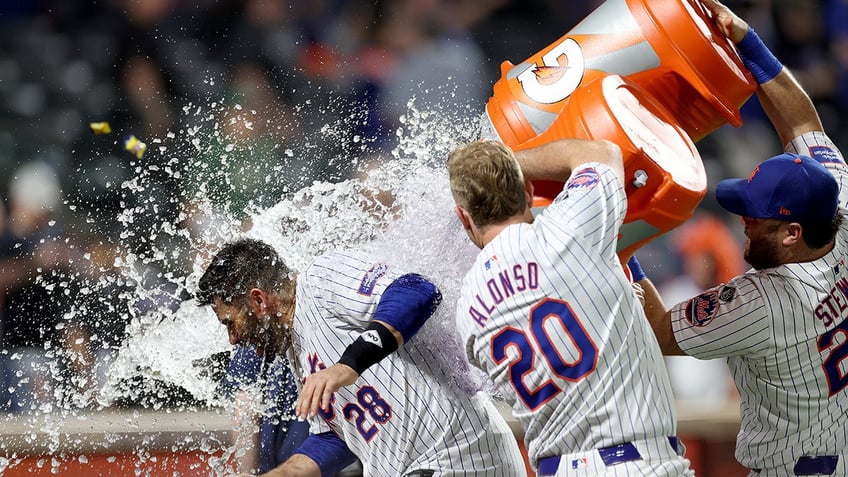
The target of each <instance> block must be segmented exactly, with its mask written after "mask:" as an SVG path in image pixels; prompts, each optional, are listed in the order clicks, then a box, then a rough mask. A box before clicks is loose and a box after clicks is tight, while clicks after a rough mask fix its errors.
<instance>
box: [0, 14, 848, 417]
mask: <svg viewBox="0 0 848 477" xmlns="http://www.w3.org/2000/svg"><path fill="white" fill-rule="evenodd" d="M600 3H601V2H600V1H592V0H570V1H567V2H566V1H562V0H369V1H364V0H199V1H186V0H98V1H93V2H92V1H87V2H83V1H58V0H29V1H27V2H19V1H9V0H5V1H0V25H2V27H0V103H2V105H3V107H2V108H0V178H2V180H0V411H9V412H24V411H27V410H34V409H45V406H46V409H49V408H50V406H55V405H62V406H71V407H80V408H86V407H92V406H94V405H95V403H96V393H97V387H98V384H99V383H101V382H102V374H103V373H104V371H105V370H104V369H103V368H104V367H105V366H108V362H109V358H110V357H112V356H114V353H115V352H116V350H117V349H118V347H119V346H120V343H121V341H122V339H123V338H124V333H125V332H126V325H127V323H128V322H129V320H131V319H133V318H134V317H138V316H140V315H141V314H143V313H146V312H150V311H151V310H157V309H159V310H162V309H165V310H167V309H174V308H175V307H176V306H178V304H179V303H180V302H181V301H182V300H184V299H185V298H186V297H185V296H184V292H183V291H182V290H181V289H180V287H179V283H178V281H175V280H172V279H171V278H172V277H179V276H185V275H186V274H187V273H188V270H187V268H188V267H189V266H190V261H189V260H188V257H187V256H186V255H187V254H185V253H184V252H180V250H183V251H184V250H185V249H187V248H189V247H190V246H191V243H190V242H189V243H187V242H186V240H189V241H190V237H191V234H192V233H193V230H192V228H193V227H197V223H196V222H193V220H194V217H195V214H196V213H197V209H198V207H200V205H199V204H209V203H211V204H212V205H213V207H214V208H216V212H219V213H221V214H224V215H226V216H229V217H232V218H234V219H235V220H242V219H245V218H246V216H247V215H248V214H247V211H249V210H251V207H253V208H260V207H267V206H269V205H272V204H274V203H275V202H276V201H278V200H279V199H280V197H282V196H284V195H285V194H287V193H289V192H291V191H295V190H297V189H299V188H301V187H303V186H305V185H308V184H311V183H312V182H313V181H316V180H318V181H330V182H334V181H341V180H344V179H347V178H350V177H354V176H356V175H357V174H361V173H362V171H363V170H365V169H367V168H368V167H371V166H373V165H374V164H378V163H380V162H381V161H388V160H392V158H393V154H392V151H393V149H394V148H395V147H396V145H397V141H398V136H399V135H398V134H397V131H398V129H399V128H402V127H403V126H404V117H405V116H406V115H408V114H409V110H410V107H414V108H416V109H418V110H432V111H435V112H436V113H437V114H441V115H456V117H457V119H458V120H459V119H463V118H466V117H476V116H479V114H480V113H481V112H482V111H483V108H484V106H485V103H486V101H487V99H488V97H489V95H490V94H491V88H492V85H493V84H494V82H495V81H496V80H497V79H498V78H500V63H501V62H502V61H504V60H510V61H512V62H513V63H518V62H520V61H522V60H524V59H526V58H528V57H530V56H532V55H533V54H534V53H536V52H537V51H538V50H540V49H541V48H543V47H545V46H547V45H548V44H550V43H551V42H553V41H554V40H556V39H557V38H559V37H560V36H562V35H563V34H565V33H566V32H568V31H569V30H570V29H571V28H572V27H573V26H574V25H576V24H577V23H578V22H579V21H580V20H582V19H583V18H585V17H586V16H587V15H588V14H589V13H590V12H591V11H592V10H593V9H594V8H595V7H597V5H598V4H600ZM726 3H728V4H729V5H730V6H731V7H732V8H734V9H735V10H736V11H737V12H738V13H740V14H741V16H743V17H744V18H747V19H749V20H750V21H751V23H752V25H753V26H754V27H755V28H756V29H757V31H758V32H759V34H760V36H761V37H763V38H764V39H765V41H766V43H767V44H769V45H770V46H772V48H773V50H774V51H775V53H776V55H777V56H778V57H779V58H781V59H783V60H784V61H785V62H786V64H787V65H788V66H789V67H790V68H792V69H793V71H794V72H795V74H796V76H797V77H798V79H799V80H800V81H801V83H802V84H803V85H804V86H805V88H806V89H807V91H808V92H809V93H810V95H811V96H812V97H813V99H814V100H815V102H816V103H817V106H818V108H819V111H820V113H821V114H822V116H823V120H824V121H825V127H826V128H827V130H828V131H829V132H830V133H831V136H832V137H833V138H834V139H835V140H836V141H837V142H838V143H839V145H841V146H842V148H843V150H848V148H846V145H848V144H846V142H848V74H846V68H848V1H846V0H819V1H816V0H771V1H768V0H747V1H743V0H732V1H727V2H726ZM743 117H744V120H745V121H746V123H747V124H746V128H745V129H744V131H742V130H737V129H734V128H732V127H725V128H722V129H720V130H718V131H716V132H715V133H713V134H712V135H711V136H709V137H707V138H705V139H704V140H702V141H701V142H699V143H698V146H699V150H700V152H701V155H702V156H703V158H704V162H705V165H706V167H707V172H708V175H709V177H710V178H711V179H712V183H715V182H717V179H719V178H721V177H725V176H729V175H747V174H748V172H749V171H750V168H751V167H752V165H753V164H754V163H756V162H758V161H759V160H761V159H763V158H765V157H768V156H769V155H772V154H773V153H775V152H776V151H778V150H779V148H780V146H781V145H780V144H776V143H775V141H776V138H775V136H774V135H773V134H772V132H771V131H770V130H768V128H767V127H766V126H765V125H764V124H763V126H762V128H759V129H758V127H757V125H758V124H760V123H761V121H762V119H763V117H762V112H761V111H760V109H759V107H758V105H757V104H756V102H755V101H751V102H749V103H748V104H746V105H745V107H744V108H743ZM101 121H103V122H108V123H109V125H110V127H111V129H112V132H111V134H96V133H95V131H93V130H92V129H91V128H90V127H89V125H90V123H92V122H101ZM129 135H133V136H135V137H136V138H138V139H139V140H141V141H143V142H144V143H145V144H146V146H147V150H146V152H144V153H143V154H135V153H134V151H128V150H127V149H126V148H125V146H124V140H125V138H126V137H128V136H129ZM163 224H172V225H173V227H174V228H175V229H185V233H182V232H180V231H179V230H177V231H174V230H162V228H163ZM695 238H697V240H696V239H695ZM735 240H740V228H739V227H738V226H737V224H734V223H730V222H728V220H727V218H726V216H725V215H723V213H722V212H720V211H719V208H718V207H717V206H716V205H715V204H714V203H713V202H712V201H711V196H709V195H708V197H707V199H706V200H705V201H704V203H703V206H702V211H701V212H700V213H699V214H698V216H697V217H696V218H695V219H693V220H692V221H691V223H688V224H686V225H684V226H683V227H681V228H680V229H679V230H675V231H673V232H672V233H670V234H668V235H667V236H665V237H662V238H661V239H658V240H656V241H655V242H653V243H651V244H649V245H648V246H646V247H645V249H644V250H643V251H642V253H641V255H640V260H641V261H642V263H643V265H644V267H645V269H646V271H647V272H648V275H649V277H650V278H652V279H653V280H654V281H655V282H656V283H658V284H659V285H660V287H661V291H662V292H663V293H664V295H665V296H667V297H668V298H667V300H670V301H673V300H674V298H673V297H682V296H688V295H691V294H692V291H693V290H698V289H703V288H706V287H709V286H713V285H715V284H718V283H721V282H722V281H723V280H726V279H727V277H729V276H732V275H734V274H736V273H739V272H740V271H742V270H744V263H743V261H742V260H741V257H739V256H735V255H733V253H732V252H728V250H738V247H737V246H735V245H731V244H730V243H729V242H731V241H735ZM163 251H165V252H163ZM669 253H671V255H672V258H671V259H669ZM157 255H165V256H167V257H171V259H167V260H165V259H163V260H157V259H156V256H157ZM127 264H130V265H133V264H136V265H138V267H137V268H140V269H138V270H136V273H133V274H132V276H127V275H126V273H122V270H126V267H127ZM139 289H143V290H145V293H144V295H143V296H142V297H140V296H139V294H138V290H139ZM713 364H714V363H713ZM713 364H708V365H707V366H711V368H710V369H711V370H713V371H714V372H715V374H716V376H717V377H716V379H724V380H727V379H729V378H727V377H726V375H724V374H722V372H721V368H720V367H718V366H713ZM678 365H680V364H679V363H670V366H678ZM695 365H696V364H694V363H686V364H683V365H682V366H695ZM698 365H700V364H698ZM719 365H721V366H723V364H721V363H719ZM687 369H691V368H687ZM672 371H673V370H672ZM672 375H673V376H674V375H675V373H674V371H673V372H672ZM688 375H689V376H691V375H692V373H688ZM680 376H681V377H680V379H679V380H678V381H677V383H676V384H677V388H676V391H677V392H679V393H680V397H681V398H685V397H690V396H691V397H697V396H702V397H703V396H706V394H705V393H704V392H702V391H703V390H700V389H697V385H699V384H700V383H687V382H686V381H685V378H686V376H687V373H685V372H683V373H680ZM711 389H713V390H715V387H714V386H713V387H712V388H711ZM727 389H728V391H727V392H726V393H724V392H723V391H720V392H718V394H715V393H713V394H710V399H713V398H714V399H716V400H719V401H721V400H724V399H732V396H730V391H729V390H730V389H732V386H728V388H727ZM132 404H138V402H135V403H132V402H131V403H127V405H132Z"/></svg>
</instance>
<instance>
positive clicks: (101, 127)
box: [89, 123, 112, 134]
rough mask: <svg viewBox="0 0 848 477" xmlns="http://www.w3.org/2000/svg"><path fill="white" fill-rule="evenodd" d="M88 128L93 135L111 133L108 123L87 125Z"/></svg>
mask: <svg viewBox="0 0 848 477" xmlns="http://www.w3.org/2000/svg"><path fill="white" fill-rule="evenodd" d="M89 127H91V130H92V131H94V134H109V133H111V132H112V128H111V127H109V123H89Z"/></svg>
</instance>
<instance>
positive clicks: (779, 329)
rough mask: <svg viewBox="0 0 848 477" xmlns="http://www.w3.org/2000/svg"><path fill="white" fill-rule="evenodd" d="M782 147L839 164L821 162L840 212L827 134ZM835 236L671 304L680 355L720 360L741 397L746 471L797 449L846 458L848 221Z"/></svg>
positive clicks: (838, 170)
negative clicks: (806, 255)
mask: <svg viewBox="0 0 848 477" xmlns="http://www.w3.org/2000/svg"><path fill="white" fill-rule="evenodd" d="M786 150H787V151H788V152H793V153H796V154H803V155H808V156H810V157H813V158H817V159H819V160H820V162H821V160H823V159H826V160H830V161H839V162H833V163H830V164H825V166H826V167H828V168H829V169H830V171H831V172H833V174H834V176H835V177H836V179H837V182H838V183H839V190H840V210H841V212H842V213H843V214H844V213H845V212H846V206H848V187H846V186H848V170H847V169H846V167H845V165H844V163H843V158H842V154H841V153H840V152H839V151H838V150H837V149H836V147H835V146H834V145H833V143H832V142H831V141H830V139H829V138H827V136H825V135H824V133H819V132H816V133H807V134H805V135H803V136H800V137H798V138H796V139H795V140H794V141H792V142H791V143H790V144H788V145H787V146H786ZM835 242H836V243H835V245H834V248H833V250H832V251H831V252H830V253H828V254H827V255H825V256H824V257H822V258H820V259H818V260H815V261H812V262H807V263H791V264H786V265H781V266H779V267H775V268H769V269H765V270H760V271H756V270H750V271H748V272H747V273H745V274H743V275H740V276H738V277H736V278H734V279H733V280H731V281H730V282H728V283H727V284H725V285H720V286H718V287H716V288H713V289H710V290H708V291H706V292H704V293H702V294H700V295H698V296H697V297H694V298H692V299H691V300H689V301H687V302H683V303H680V304H677V305H675V306H674V307H672V310H671V313H672V316H671V317H672V326H673V329H674V334H675V338H676V339H677V343H678V344H679V345H680V348H681V349H682V350H683V351H684V352H686V353H687V354H689V355H692V356H695V357H697V358H705V359H706V358H718V357H726V358H727V362H728V366H729V367H730V370H731V373H732V374H733V379H734V380H735V381H736V386H737V387H738V389H739V393H740V395H741V414H742V428H741V430H740V432H739V436H738V439H737V444H736V458H737V459H738V460H739V462H741V463H742V464H743V465H745V466H747V467H749V468H760V469H768V468H773V467H780V466H784V465H789V464H792V463H794V462H795V461H796V460H797V458H798V457H799V456H801V455H838V454H842V455H843V456H845V455H846V454H845V449H846V447H848V389H846V388H848V319H847V318H848V267H846V265H848V221H846V222H843V224H842V227H841V228H840V230H839V232H838V233H837V236H836V241H835ZM841 460H844V457H843V459H841Z"/></svg>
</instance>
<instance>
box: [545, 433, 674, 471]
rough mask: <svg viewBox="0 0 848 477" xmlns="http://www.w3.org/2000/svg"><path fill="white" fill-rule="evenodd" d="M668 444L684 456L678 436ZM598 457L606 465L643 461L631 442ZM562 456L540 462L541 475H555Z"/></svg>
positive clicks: (602, 452) (604, 451) (608, 450)
mask: <svg viewBox="0 0 848 477" xmlns="http://www.w3.org/2000/svg"><path fill="white" fill-rule="evenodd" d="M668 443H669V444H671V448H672V449H674V451H675V452H676V453H677V455H683V448H682V446H681V445H680V439H678V438H677V437H676V436H668ZM597 451H598V455H600V457H601V460H602V461H603V462H604V465H607V466H610V465H616V464H621V463H624V462H630V461H634V460H641V459H642V455H641V454H639V451H638V450H637V449H636V446H634V445H633V444H632V443H630V442H625V443H624V444H619V445H617V446H611V447H603V448H601V449H597ZM560 458H561V456H558V455H557V456H553V457H545V458H544V459H540V460H539V474H541V475H554V474H556V472H557V469H558V468H559V461H560Z"/></svg>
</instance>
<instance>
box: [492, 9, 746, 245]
mask: <svg viewBox="0 0 848 477" xmlns="http://www.w3.org/2000/svg"><path fill="white" fill-rule="evenodd" d="M709 15H710V13H709V12H708V11H707V10H706V9H705V8H704V7H703V5H701V4H700V3H699V2H698V1H697V0H607V1H606V2H604V3H603V4H601V5H600V6H599V7H598V8H597V9H596V10H595V11H594V12H592V13H591V14H590V15H589V16H588V17H586V18H585V19H584V20H583V21H581V22H580V23H579V24H578V25H577V26H575V27H574V28H573V29H572V30H571V31H570V32H568V33H566V34H565V35H564V36H563V37H561V38H560V39H558V40H557V41H555V42H554V43H552V44H550V45H548V46H547V47H546V48H545V49H543V50H541V51H539V52H538V53H536V54H535V55H534V56H532V57H530V58H529V59H527V60H526V61H524V62H522V63H520V64H519V65H515V66H514V65H512V64H510V63H509V62H508V61H507V62H504V63H503V65H502V77H501V79H500V80H498V81H497V82H496V83H495V85H494V91H493V96H492V97H491V98H490V99H489V102H488V104H487V106H486V113H487V117H488V119H489V121H490V124H488V125H487V126H491V127H492V128H493V131H494V133H495V135H496V136H498V137H499V138H500V139H501V140H502V141H503V142H504V143H506V144H507V145H509V146H511V147H513V148H516V149H519V148H522V147H527V145H529V144H541V143H543V142H547V141H550V140H552V139H556V138H562V137H587V136H588V137H592V138H594V139H609V140H611V141H614V142H616V143H618V144H619V145H621V146H622V147H623V148H624V149H631V150H640V151H643V152H642V153H640V154H634V153H628V152H626V151H625V168H626V170H627V173H628V177H630V179H629V180H630V181H631V183H629V184H628V185H627V192H628V198H629V202H630V203H629V208H628V213H627V217H626V218H625V227H624V228H623V229H622V231H623V237H622V242H621V245H620V247H619V250H620V252H619V255H620V256H621V257H622V258H623V259H624V260H626V259H627V258H629V256H630V255H631V254H632V253H633V252H634V251H635V250H636V249H638V248H639V247H640V246H642V245H644V244H645V243H646V242H648V241H649V240H650V239H652V238H654V237H656V236H658V235H661V234H663V233H665V232H668V231H669V230H671V229H673V228H674V227H676V226H677V225H680V224H681V223H683V222H684V221H686V220H687V219H688V218H690V217H691V216H692V214H693V213H694V211H695V207H696V206H697V205H698V203H699V202H700V200H701V199H702V198H703V196H704V195H705V193H706V186H707V182H706V177H705V174H704V170H703V165H702V163H701V159H700V156H699V155H698V153H697V150H695V148H694V146H693V145H692V142H693V141H697V140H699V139H701V138H703V137H704V136H706V135H707V134H709V133H711V132H713V131H714V130H716V129H717V128H718V127H720V126H722V125H723V124H725V123H728V122H729V123H730V124H733V125H734V126H739V125H740V124H741V123H742V120H741V116H740V113H739V108H740V107H741V105H742V104H744V103H745V101H747V100H748V98H750V96H751V95H752V94H753V92H754V91H755V90H756V86H757V85H756V82H755V81H754V80H753V78H752V77H751V75H750V73H748V72H747V70H746V69H745V68H744V66H743V65H742V62H741V60H740V59H739V55H738V54H737V53H736V50H735V48H734V46H733V45H732V44H731V43H730V42H729V41H728V40H727V39H726V38H725V36H724V35H722V34H721V33H720V32H718V31H717V30H716V29H715V26H714V24H713V22H712V20H710V18H709ZM608 75H620V76H622V77H624V82H623V83H622V84H619V86H618V87H615V88H612V87H608V86H605V87H600V86H599V87H597V88H595V89H594V90H593V91H594V92H589V91H587V92H585V93H581V91H583V88H586V87H588V85H590V84H591V83H593V82H595V81H597V80H598V79H600V78H603V77H605V76H608ZM619 81H621V80H619ZM628 83H630V85H629V86H628ZM634 85H635V86H634ZM621 91H627V92H628V94H623V93H622V92H621ZM580 94H585V95H586V97H587V98H584V99H582V100H580V101H575V100H574V97H575V96H577V95H580ZM591 101H601V102H602V103H601V104H599V105H592V104H587V103H591ZM578 103H579V104H580V106H579V108H578V106H576V105H577V104H578ZM639 105H641V106H639ZM589 114H591V115H592V118H591V119H589V118H588V116H587V117H585V118H584V117H583V116H584V115H589ZM619 114H622V115H623V116H622V117H621V118H616V116H617V115H619ZM605 115H606V116H605ZM598 116H599V117H603V118H604V119H603V120H601V121H600V123H598V122H597V121H599V119H598ZM571 122H573V124H569V123H571ZM555 123H556V124H557V127H556V128H553V127H552V126H553V125H554V124H555ZM574 130H582V131H584V133H583V134H581V135H575V134H577V133H576V132H574ZM681 132H682V133H681ZM622 141H624V142H622ZM640 170H641V171H644V172H645V173H646V174H647V175H646V176H643V175H641V174H640V177H639V178H634V177H633V176H632V174H634V173H635V172H636V171H640ZM632 181H636V182H637V183H641V182H642V181H644V182H645V184H644V186H643V187H635V186H634V185H633V182H632ZM559 190H560V188H557V187H551V186H550V185H548V186H544V185H543V186H541V187H540V186H538V185H537V196H538V198H537V203H539V204H544V202H545V201H546V200H548V201H549V200H552V199H553V197H555V196H556V193H557V192H558V191H559Z"/></svg>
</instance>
